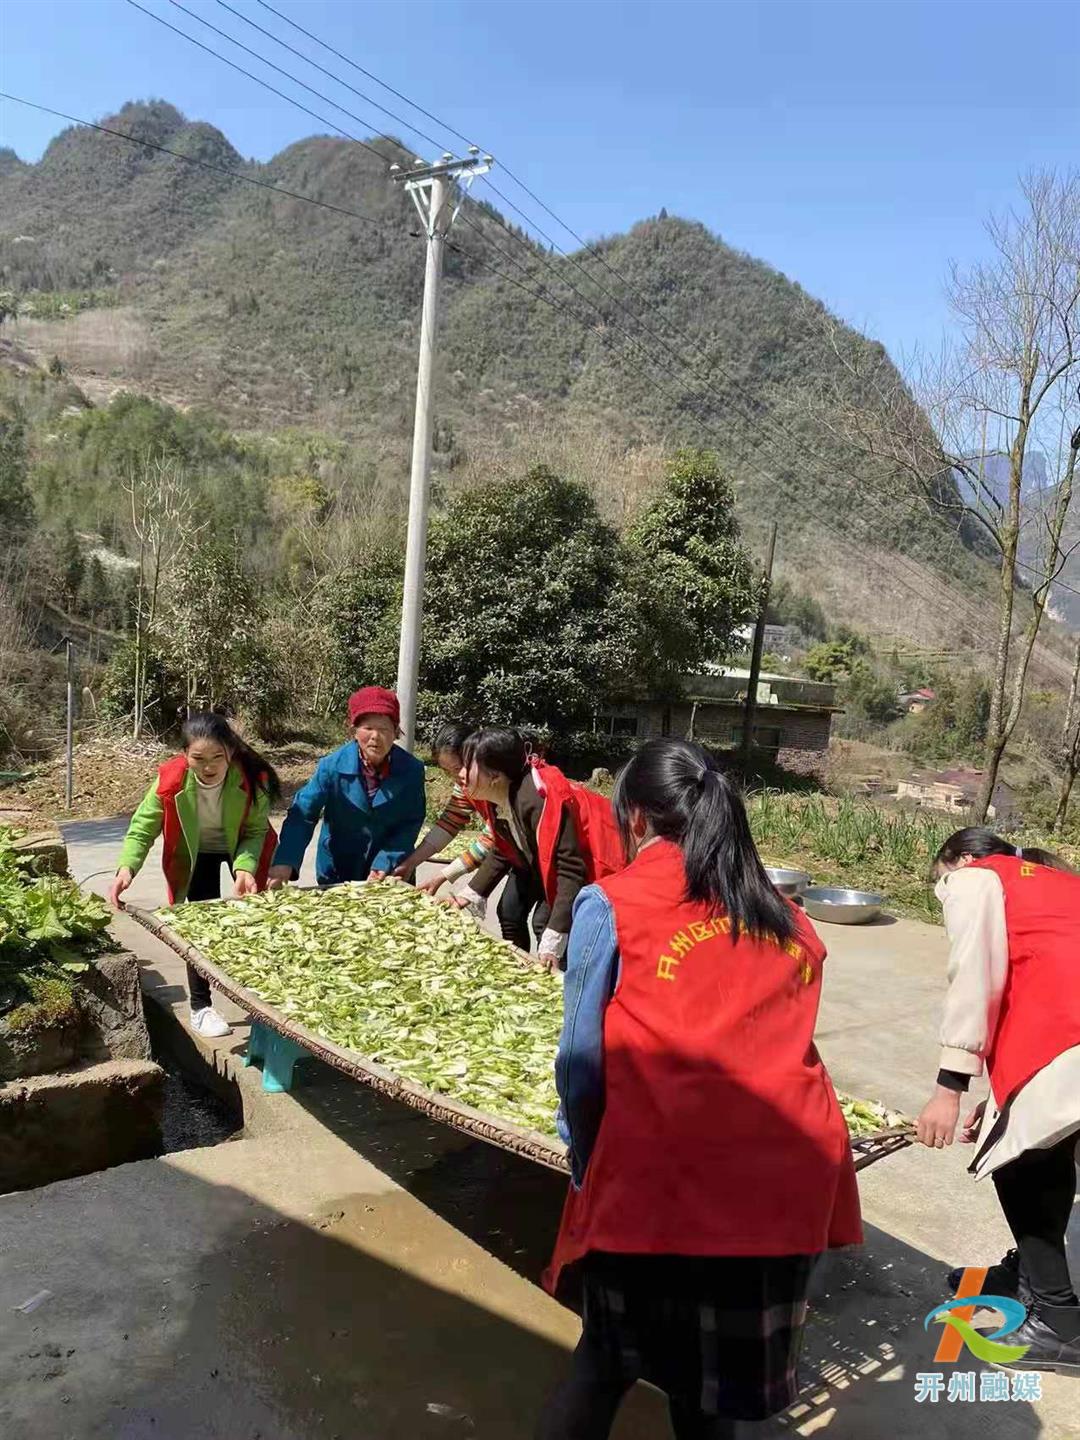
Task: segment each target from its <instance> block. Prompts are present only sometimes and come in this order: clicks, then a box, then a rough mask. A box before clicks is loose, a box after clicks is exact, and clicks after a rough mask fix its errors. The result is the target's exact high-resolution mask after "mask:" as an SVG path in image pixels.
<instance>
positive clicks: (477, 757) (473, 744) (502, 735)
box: [461, 726, 529, 785]
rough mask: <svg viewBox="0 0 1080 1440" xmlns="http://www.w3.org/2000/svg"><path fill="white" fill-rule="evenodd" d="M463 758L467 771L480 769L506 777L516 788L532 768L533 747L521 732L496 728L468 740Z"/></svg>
mask: <svg viewBox="0 0 1080 1440" xmlns="http://www.w3.org/2000/svg"><path fill="white" fill-rule="evenodd" d="M461 758H462V761H463V762H464V765H465V768H466V770H469V769H471V768H472V766H473V765H478V766H479V767H480V769H481V770H487V771H488V772H489V773H494V774H497V775H505V776H506V778H507V779H508V780H509V781H510V784H511V785H516V784H517V782H518V781H519V780H520V779H521V777H522V776H523V775H524V774H525V771H526V770H527V769H528V768H529V746H528V745H527V744H526V742H525V737H524V736H523V735H522V733H521V731H520V730H500V729H497V728H495V727H494V726H492V727H490V728H488V729H485V730H477V731H475V732H474V733H473V734H472V735H470V736H469V737H468V739H467V740H466V741H465V747H464V749H463V750H462V752H461Z"/></svg>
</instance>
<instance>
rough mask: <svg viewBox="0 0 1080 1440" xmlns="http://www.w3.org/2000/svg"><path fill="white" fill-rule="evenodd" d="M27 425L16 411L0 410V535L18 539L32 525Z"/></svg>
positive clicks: (32, 513) (32, 512) (32, 506)
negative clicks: (28, 481) (28, 483)
mask: <svg viewBox="0 0 1080 1440" xmlns="http://www.w3.org/2000/svg"><path fill="white" fill-rule="evenodd" d="M29 470H30V466H29V461H28V459H27V454H26V425H25V422H24V421H23V419H22V417H21V415H19V413H18V412H17V411H14V412H12V411H2V410H0V531H2V532H3V534H4V535H5V536H12V537H17V536H20V535H23V534H25V533H26V531H27V530H29V529H30V527H31V526H32V525H33V523H34V502H33V500H32V499H31V496H30V490H29V487H28V485H27V479H28V476H29Z"/></svg>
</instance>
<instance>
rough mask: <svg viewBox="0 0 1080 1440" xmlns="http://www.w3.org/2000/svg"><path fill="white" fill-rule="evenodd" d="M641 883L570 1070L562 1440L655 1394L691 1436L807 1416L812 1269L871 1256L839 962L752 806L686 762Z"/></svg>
mask: <svg viewBox="0 0 1080 1440" xmlns="http://www.w3.org/2000/svg"><path fill="white" fill-rule="evenodd" d="M614 804H615V813H616V817H617V819H618V822H619V826H620V829H621V830H622V834H623V837H624V841H625V844H626V849H627V854H628V855H630V856H631V857H632V858H631V863H630V864H629V866H627V868H626V869H624V870H623V871H622V872H621V873H619V874H615V875H612V876H609V877H608V878H606V879H603V880H601V881H600V882H599V883H598V884H596V885H593V886H590V887H588V888H586V889H584V890H582V892H581V894H580V896H579V897H578V900H577V904H576V905H575V909H574V924H573V929H572V930H571V933H570V946H569V956H568V962H567V970H566V983H565V990H564V995H565V1000H564V1005H565V1018H564V1024H563V1033H562V1040H561V1043H560V1046H559V1053H558V1058H557V1060H556V1067H555V1070H556V1081H557V1084H558V1089H559V1095H560V1099H561V1107H560V1112H559V1125H560V1131H561V1133H562V1135H563V1138H564V1139H565V1140H566V1142H567V1145H568V1147H569V1155H570V1165H571V1172H572V1181H571V1186H570V1191H569V1194H568V1196H567V1201H566V1207H565V1210H564V1212H563V1218H562V1224H561V1227H560V1230H559V1236H558V1240H557V1241H556V1245H555V1254H554V1257H553V1260H552V1263H551V1267H550V1269H549V1271H548V1274H547V1276H546V1277H545V1283H546V1285H547V1287H548V1289H549V1290H551V1291H552V1293H557V1292H558V1289H559V1286H560V1281H561V1280H562V1278H563V1277H564V1274H565V1272H566V1270H567V1267H570V1266H575V1267H577V1268H578V1269H579V1271H580V1274H581V1278H582V1280H583V1283H584V1295H585V1320H584V1333H583V1335H582V1339H581V1343H580V1344H579V1345H578V1348H577V1350H576V1352H575V1355H574V1361H573V1370H572V1373H571V1375H570V1378H569V1379H568V1380H567V1382H566V1383H565V1384H564V1385H563V1387H562V1388H561V1390H560V1391H559V1392H558V1393H557V1395H556V1396H555V1398H554V1399H553V1401H552V1403H551V1405H550V1407H549V1409H548V1411H547V1413H546V1414H545V1416H544V1419H543V1421H542V1423H541V1425H540V1429H539V1431H538V1435H539V1437H540V1440H603V1437H605V1436H607V1435H608V1434H609V1432H610V1429H611V1425H612V1423H613V1420H614V1416H615V1413H616V1410H617V1409H618V1406H619V1403H620V1401H621V1399H622V1397H623V1395H624V1394H625V1392H626V1390H627V1389H629V1387H630V1386H631V1385H632V1384H633V1383H634V1381H635V1380H638V1379H642V1380H647V1381H649V1382H650V1383H652V1384H654V1385H656V1386H658V1387H659V1388H661V1389H663V1390H665V1391H666V1392H667V1394H668V1396H669V1400H670V1407H671V1415H672V1422H673V1424H674V1427H675V1433H676V1435H677V1436H679V1437H692V1436H693V1437H701V1440H704V1437H706V1436H708V1437H712V1440H718V1437H726V1436H730V1435H732V1434H734V1426H735V1422H736V1421H738V1420H761V1419H765V1418H766V1417H768V1416H770V1415H773V1414H776V1413H778V1412H779V1411H781V1410H783V1409H785V1408H786V1407H787V1406H789V1405H790V1404H792V1402H793V1401H794V1400H795V1398H796V1395H797V1393H798V1384H797V1378H796V1361H797V1358H798V1353H799V1346H800V1340H801V1336H802V1330H803V1324H804V1320H805V1315H806V1303H807V1288H808V1284H809V1279H810V1271H811V1267H812V1264H813V1258H814V1256H815V1255H817V1254H819V1253H820V1252H822V1251H824V1250H827V1249H829V1248H831V1247H834V1246H841V1245H852V1244H857V1243H858V1242H859V1241H860V1240H861V1239H862V1228H861V1223H860V1217H859V1201H858V1192H857V1190H856V1186H855V1170H854V1165H853V1163H852V1157H851V1146H850V1142H849V1139H848V1133H847V1127H846V1126H845V1124H844V1119H843V1116H842V1114H841V1112H840V1107H839V1105H838V1103H837V1100H836V1096H835V1094H834V1093H833V1088H832V1085H831V1083H830V1081H829V1077H828V1074H827V1073H826V1071H825V1067H824V1066H823V1065H822V1063H821V1060H820V1058H819V1057H818V1054H817V1051H816V1049H815V1048H814V1040H813V1036H814V1023H815V1020H816V1018H817V1011H818V1001H819V998H820V994H821V970H822V962H823V960H824V958H825V949H824V946H823V945H822V944H821V941H820V940H819V939H818V937H817V935H816V934H815V932H814V930H813V927H812V926H811V925H810V923H809V921H808V920H807V919H806V918H805V916H804V915H803V914H802V912H801V911H799V910H798V909H797V908H796V907H795V906H793V905H791V904H790V903H789V902H788V901H786V900H784V899H782V898H781V897H780V895H779V894H778V893H777V892H776V890H774V889H773V887H772V886H771V885H770V884H769V881H768V878H767V877H766V875H765V871H764V869H763V868H762V864H761V860H760V858H759V856H758V853H757V851H756V849H755V848H754V842H753V840H752V838H751V835H750V828H749V824H748V822H747V818H746V811H745V809H744V808H743V804H742V801H741V799H740V798H739V795H738V793H737V792H736V790H735V789H734V787H733V786H732V785H731V784H730V782H729V781H728V780H727V779H726V778H725V777H724V776H723V774H721V772H720V770H719V769H718V766H717V762H716V761H715V759H713V758H712V757H711V756H709V755H708V754H707V753H706V752H705V751H704V750H702V749H701V748H700V747H699V746H697V745H693V744H690V743H688V742H686V741H682V740H674V739H664V740H653V741H650V742H649V743H648V744H647V745H645V746H643V747H642V749H641V750H640V751H639V752H638V754H637V755H636V756H635V758H634V759H633V760H632V761H631V762H630V763H629V765H627V767H626V768H625V769H624V770H623V772H622V774H621V775H620V776H619V780H618V783H617V785H616V788H615V800H614Z"/></svg>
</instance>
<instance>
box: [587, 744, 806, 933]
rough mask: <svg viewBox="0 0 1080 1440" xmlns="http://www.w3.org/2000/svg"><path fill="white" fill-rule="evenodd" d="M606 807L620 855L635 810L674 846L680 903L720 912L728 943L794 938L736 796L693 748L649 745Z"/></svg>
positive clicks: (715, 764) (791, 919) (714, 764)
mask: <svg viewBox="0 0 1080 1440" xmlns="http://www.w3.org/2000/svg"><path fill="white" fill-rule="evenodd" d="M612 803H613V805H614V807H615V818H616V820H617V821H618V824H619V830H620V831H621V833H622V839H623V845H624V846H625V847H626V851H627V854H629V853H630V849H631V837H630V825H631V817H632V815H633V813H634V812H635V811H639V812H640V813H641V814H642V815H643V816H644V817H645V819H646V820H648V822H649V825H650V828H651V829H652V831H653V833H654V834H655V835H659V836H662V837H663V839H665V840H672V841H674V843H675V844H676V845H678V846H679V848H680V849H681V850H682V852H683V863H684V865H685V867H686V898H687V899H688V900H695V901H698V902H699V903H701V904H703V905H707V906H708V907H709V908H710V910H712V911H720V910H723V911H724V913H725V914H726V915H727V917H728V919H729V920H730V921H731V937H732V941H735V940H737V939H738V936H739V935H740V933H743V932H746V933H749V934H751V935H754V936H757V937H758V938H761V939H772V940H776V941H778V942H781V943H782V942H783V941H785V940H789V939H790V938H791V936H792V935H793V934H794V933H795V928H796V926H795V915H794V912H793V910H792V908H791V906H790V905H789V904H788V902H787V901H786V900H784V899H783V898H782V897H781V896H780V894H779V893H778V892H777V891H776V890H775V889H774V887H773V886H772V885H771V884H770V883H769V877H768V876H767V875H766V874H765V867H764V866H763V865H762V863H761V857H760V855H759V854H758V852H757V847H756V846H755V844H754V840H753V836H752V835H751V834H750V822H749V820H748V819H747V818H746V806H745V805H744V804H743V802H742V797H741V795H740V794H739V792H738V790H737V789H736V788H735V786H734V785H733V784H732V782H731V781H730V780H729V779H728V778H727V776H726V775H724V774H723V772H722V771H721V769H720V762H719V761H718V760H717V759H716V758H715V756H712V755H710V754H709V753H708V751H706V750H703V749H702V748H701V746H700V745H694V744H692V743H691V742H690V741H689V740H676V739H660V740H649V741H648V742H647V743H646V744H645V745H643V746H642V747H641V749H640V750H639V751H638V752H637V754H636V755H635V756H634V758H633V759H632V760H631V761H630V762H629V763H628V764H627V765H626V766H624V768H623V769H622V770H621V771H620V773H619V777H618V779H617V780H616V782H615V794H614V798H613V801H612Z"/></svg>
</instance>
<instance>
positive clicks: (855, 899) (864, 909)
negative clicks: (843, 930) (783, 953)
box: [802, 885, 885, 925]
mask: <svg viewBox="0 0 1080 1440" xmlns="http://www.w3.org/2000/svg"><path fill="white" fill-rule="evenodd" d="M802 902H803V905H804V906H805V907H806V913H807V914H808V915H809V916H810V918H811V919H812V920H823V921H824V922H825V923H826V924H829V925H866V924H868V923H869V921H871V920H876V919H877V917H878V916H879V915H880V914H881V907H882V906H883V905H884V904H885V896H884V895H879V894H878V893H877V891H875V890H834V889H832V888H830V887H829V886H825V885H812V886H811V887H810V888H809V889H808V890H804V891H803V894H802Z"/></svg>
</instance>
